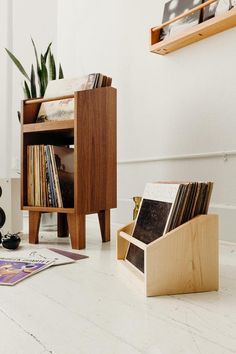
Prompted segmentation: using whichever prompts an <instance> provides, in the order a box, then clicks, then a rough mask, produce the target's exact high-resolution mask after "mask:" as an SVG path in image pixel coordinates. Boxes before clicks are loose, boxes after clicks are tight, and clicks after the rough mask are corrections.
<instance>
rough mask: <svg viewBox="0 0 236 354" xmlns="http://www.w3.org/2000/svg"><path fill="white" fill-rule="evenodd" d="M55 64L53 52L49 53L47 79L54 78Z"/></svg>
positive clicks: (55, 74)
mask: <svg viewBox="0 0 236 354" xmlns="http://www.w3.org/2000/svg"><path fill="white" fill-rule="evenodd" d="M56 77H57V73H56V64H55V59H54V56H53V54H51V52H50V54H49V80H56Z"/></svg>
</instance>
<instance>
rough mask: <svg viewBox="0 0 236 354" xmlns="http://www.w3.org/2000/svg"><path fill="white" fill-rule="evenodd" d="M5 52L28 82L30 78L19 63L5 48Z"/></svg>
mask: <svg viewBox="0 0 236 354" xmlns="http://www.w3.org/2000/svg"><path fill="white" fill-rule="evenodd" d="M5 49H6V52H7V54H8V55H9V57H10V58H11V60H12V61H13V62H14V64H15V65H16V66H17V68H18V69H19V70H20V72H21V73H22V74H23V75H24V76H25V77H26V79H27V80H29V81H30V78H29V76H28V74H27V73H26V71H25V69H24V68H23V66H22V64H21V63H20V62H19V60H18V59H17V58H16V57H15V55H14V54H12V53H11V52H10V51H9V50H8V49H7V48H5Z"/></svg>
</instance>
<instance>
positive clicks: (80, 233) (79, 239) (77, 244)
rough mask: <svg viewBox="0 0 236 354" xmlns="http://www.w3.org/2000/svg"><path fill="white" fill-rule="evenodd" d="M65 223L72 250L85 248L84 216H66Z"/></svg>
mask: <svg viewBox="0 0 236 354" xmlns="http://www.w3.org/2000/svg"><path fill="white" fill-rule="evenodd" d="M67 221H68V227H69V233H70V239H71V246H72V248H73V249H77V250H81V249H83V248H85V247H86V238H85V214H67Z"/></svg>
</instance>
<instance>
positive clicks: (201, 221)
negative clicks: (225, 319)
mask: <svg viewBox="0 0 236 354" xmlns="http://www.w3.org/2000/svg"><path fill="white" fill-rule="evenodd" d="M133 225H134V224H133V223H132V224H129V225H128V226H127V227H126V228H123V229H121V230H119V231H118V239H117V241H118V244H117V246H118V250H117V258H118V259H125V255H126V252H127V248H128V245H129V242H131V243H133V241H134V240H133V238H132V237H130V238H128V237H125V235H127V231H130V230H131V229H132V227H133ZM122 238H123V240H122ZM128 241H129V242H128ZM139 242H141V241H139ZM136 245H137V244H136ZM143 245H144V246H145V250H144V251H145V252H144V262H145V263H144V275H145V279H144V281H143V287H144V290H145V293H146V296H155V295H170V294H184V293H194V292H204V291H214V290H218V287H219V282H218V279H219V255H218V217H217V215H200V216H197V217H196V218H194V219H192V220H190V221H188V222H187V223H185V224H183V225H181V226H179V227H178V228H177V229H175V230H172V231H171V232H169V233H167V234H166V235H164V236H162V237H160V238H159V239H157V240H155V241H153V242H152V243H150V244H148V245H145V244H143ZM137 246H138V245H137ZM124 263H126V262H124ZM139 273H140V272H139V271H138V270H137V274H139Z"/></svg>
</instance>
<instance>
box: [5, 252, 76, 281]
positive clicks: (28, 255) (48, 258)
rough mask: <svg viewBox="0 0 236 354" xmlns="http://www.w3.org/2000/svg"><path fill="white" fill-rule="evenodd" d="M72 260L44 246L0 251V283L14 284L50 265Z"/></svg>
mask: <svg viewBox="0 0 236 354" xmlns="http://www.w3.org/2000/svg"><path fill="white" fill-rule="evenodd" d="M72 262H74V259H72V258H69V257H66V256H64V255H61V254H58V253H56V252H55V251H51V250H49V249H46V248H42V249H41V248H38V249H32V248H31V249H26V250H18V251H17V252H12V251H9V252H6V251H5V252H4V253H3V252H0V285H15V284H16V283H18V282H20V281H21V280H24V279H26V278H28V277H29V276H30V275H34V274H36V273H38V272H40V271H41V270H44V269H46V268H48V267H50V266H52V265H60V264H68V263H72Z"/></svg>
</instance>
